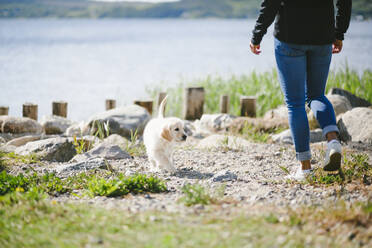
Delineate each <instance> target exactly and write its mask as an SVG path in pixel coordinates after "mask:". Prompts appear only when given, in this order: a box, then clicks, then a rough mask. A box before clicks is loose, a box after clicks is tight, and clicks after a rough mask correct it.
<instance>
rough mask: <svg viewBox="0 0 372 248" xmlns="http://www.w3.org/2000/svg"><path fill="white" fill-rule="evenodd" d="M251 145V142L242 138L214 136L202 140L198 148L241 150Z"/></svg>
mask: <svg viewBox="0 0 372 248" xmlns="http://www.w3.org/2000/svg"><path fill="white" fill-rule="evenodd" d="M250 145H252V143H251V142H249V141H248V140H245V139H243V138H240V137H236V136H228V135H222V134H214V135H211V136H209V137H207V138H204V139H202V140H201V141H200V142H199V144H198V145H197V148H199V149H219V148H228V149H234V150H240V149H243V148H244V147H248V146H250Z"/></svg>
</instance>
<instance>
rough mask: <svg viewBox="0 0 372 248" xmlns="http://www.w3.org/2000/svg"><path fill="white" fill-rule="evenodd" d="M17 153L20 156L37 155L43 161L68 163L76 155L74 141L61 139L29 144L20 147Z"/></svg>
mask: <svg viewBox="0 0 372 248" xmlns="http://www.w3.org/2000/svg"><path fill="white" fill-rule="evenodd" d="M15 152H16V153H17V154H20V155H29V154H33V153H35V154H36V155H38V156H40V157H41V159H44V160H46V161H57V162H67V161H69V160H70V159H71V158H72V157H73V156H75V155H76V150H75V147H74V145H73V143H72V141H71V140H69V139H67V138H61V137H57V138H49V139H44V140H39V141H33V142H29V143H27V144H26V145H23V146H20V147H18V148H17V149H16V150H15Z"/></svg>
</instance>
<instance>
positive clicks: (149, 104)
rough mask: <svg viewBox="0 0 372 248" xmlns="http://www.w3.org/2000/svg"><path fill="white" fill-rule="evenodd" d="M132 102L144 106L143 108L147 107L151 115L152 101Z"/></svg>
mask: <svg viewBox="0 0 372 248" xmlns="http://www.w3.org/2000/svg"><path fill="white" fill-rule="evenodd" d="M134 104H136V105H138V106H141V107H144V108H145V109H147V111H148V112H149V113H150V115H152V105H153V101H134Z"/></svg>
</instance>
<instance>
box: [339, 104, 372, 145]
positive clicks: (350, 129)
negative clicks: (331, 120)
mask: <svg viewBox="0 0 372 248" xmlns="http://www.w3.org/2000/svg"><path fill="white" fill-rule="evenodd" d="M337 126H338V128H339V130H340V138H341V140H343V141H346V142H347V141H353V142H363V143H369V144H372V109H370V108H354V109H352V110H350V111H348V112H346V113H345V114H343V115H342V116H341V117H340V118H339V121H338V122H337Z"/></svg>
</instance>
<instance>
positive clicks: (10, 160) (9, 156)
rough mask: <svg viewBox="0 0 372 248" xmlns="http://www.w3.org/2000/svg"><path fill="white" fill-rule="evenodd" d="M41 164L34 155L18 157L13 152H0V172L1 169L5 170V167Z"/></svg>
mask: <svg viewBox="0 0 372 248" xmlns="http://www.w3.org/2000/svg"><path fill="white" fill-rule="evenodd" d="M37 163H41V161H40V158H39V156H37V155H36V154H30V155H25V156H23V155H18V154H15V153H14V152H9V153H7V152H2V151H0V171H1V168H2V169H5V168H6V167H7V166H11V165H17V164H37Z"/></svg>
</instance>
